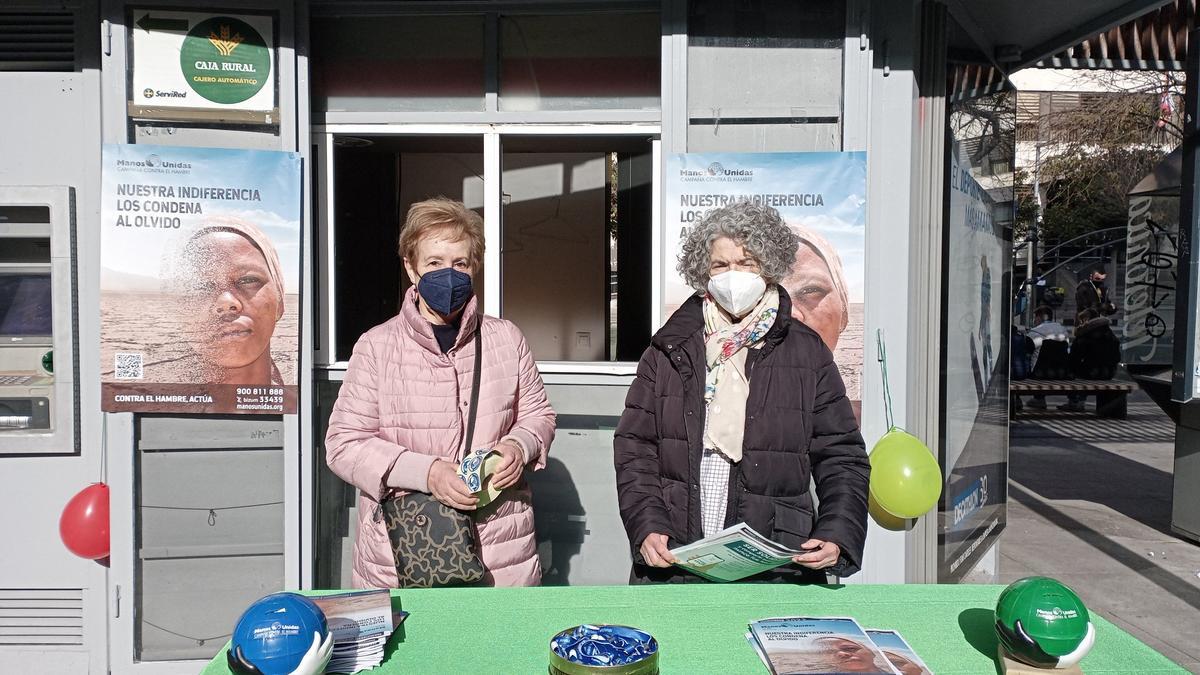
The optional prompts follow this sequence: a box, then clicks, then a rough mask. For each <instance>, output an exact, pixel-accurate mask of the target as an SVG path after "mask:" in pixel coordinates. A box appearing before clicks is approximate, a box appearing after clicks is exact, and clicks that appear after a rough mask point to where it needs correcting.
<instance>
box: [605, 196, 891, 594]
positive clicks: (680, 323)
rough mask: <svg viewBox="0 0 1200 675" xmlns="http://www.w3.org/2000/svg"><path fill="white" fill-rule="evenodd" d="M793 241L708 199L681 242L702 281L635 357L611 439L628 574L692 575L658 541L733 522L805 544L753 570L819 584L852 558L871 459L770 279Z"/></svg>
mask: <svg viewBox="0 0 1200 675" xmlns="http://www.w3.org/2000/svg"><path fill="white" fill-rule="evenodd" d="M797 245H798V240H797V238H796V235H795V234H794V233H793V232H792V231H791V230H790V229H789V228H788V226H787V225H786V224H785V223H784V222H783V220H782V219H781V218H780V216H779V213H778V212H777V211H776V210H775V209H773V208H770V207H765V206H755V205H752V204H748V203H739V204H735V205H732V206H728V207H723V208H720V209H715V210H713V211H710V212H709V213H708V214H706V215H705V217H704V218H703V220H701V222H700V223H699V224H697V225H696V226H695V227H694V228H693V229H692V231H691V232H690V233H689V234H688V236H687V239H686V241H685V242H684V244H683V248H682V253H681V255H680V262H679V270H680V273H681V274H682V275H683V276H684V278H685V279H686V280H687V281H688V282H689V283H691V284H692V286H693V287H695V288H696V289H697V290H698V291H703V292H702V293H698V294H697V295H694V296H692V297H691V298H690V299H688V300H687V302H685V303H684V304H683V306H681V307H680V308H679V309H678V310H677V311H676V312H675V313H674V314H673V315H672V316H671V317H670V319H668V320H667V322H666V324H665V325H664V326H663V327H662V328H661V329H660V330H659V331H658V333H657V334H656V335H655V336H654V338H653V340H652V341H651V345H650V347H649V348H648V349H647V350H646V352H645V353H644V354H643V356H642V359H641V362H640V363H639V364H638V373H637V378H636V379H635V380H634V383H633V385H632V386H631V387H630V389H629V394H628V396H627V398H626V401H625V413H624V414H623V415H622V416H621V422H620V424H619V425H618V427H617V431H616V436H615V440H614V450H615V452H614V455H615V457H614V459H615V465H616V472H617V491H618V501H619V504H620V509H621V519H622V520H623V521H624V523H625V530H626V532H627V534H628V535H629V542H630V546H631V549H632V553H633V560H634V565H633V572H632V578H633V580H634V581H635V582H655V581H690V580H698V577H694V576H692V575H689V574H688V573H686V572H684V571H683V570H681V569H679V568H673V567H672V566H671V563H672V562H673V561H674V557H673V556H672V555H671V554H670V551H669V549H671V548H674V547H677V546H681V545H684V544H688V543H691V542H694V541H697V540H699V539H702V538H704V537H705V536H710V535H712V534H715V533H716V532H718V531H720V530H721V529H723V528H724V527H727V526H729V525H733V524H736V523H739V522H745V523H746V524H747V525H749V526H750V527H752V528H754V529H755V530H757V531H758V532H760V533H761V534H763V535H765V536H767V537H770V538H771V539H773V540H774V541H776V542H779V543H780V544H783V545H785V546H788V547H790V548H793V549H800V550H804V551H805V553H804V554H803V555H800V556H796V558H795V559H794V562H795V563H796V565H795V566H788V567H783V568H779V569H776V570H774V571H772V572H767V573H764V574H762V575H759V576H758V577H754V578H752V580H769V581H793V582H818V583H823V582H824V581H826V574H827V573H828V574H835V575H837V576H848V575H850V574H853V573H855V572H856V571H858V569H859V567H860V566H861V564H862V553H863V544H864V541H865V539H866V529H867V482H868V476H869V474H870V465H869V464H868V462H867V455H866V451H865V447H864V443H863V439H862V436H861V435H860V433H859V429H858V423H857V422H856V420H855V417H854V413H853V410H852V408H851V406H850V402H849V400H847V398H846V395H845V387H844V385H843V384H842V379H841V376H840V375H839V374H838V370H837V366H836V365H835V364H834V361H833V356H832V354H831V353H830V351H829V349H828V348H826V346H825V344H824V343H823V342H822V341H821V338H820V336H819V335H817V333H815V332H814V331H812V330H811V329H809V328H808V327H807V326H805V325H804V324H802V323H800V322H799V321H797V320H795V319H793V318H792V317H791V301H790V299H789V297H788V292H787V291H786V290H784V289H783V288H782V287H780V286H779V285H778V281H779V280H780V279H782V278H784V277H786V276H787V274H788V272H789V271H790V269H791V266H792V264H793V261H794V260H795V254H796V247H797ZM810 479H812V480H815V482H816V492H817V497H818V499H819V501H820V508H816V509H814V507H813V503H812V499H811V498H810V496H809V482H810Z"/></svg>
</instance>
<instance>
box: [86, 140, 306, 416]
mask: <svg viewBox="0 0 1200 675" xmlns="http://www.w3.org/2000/svg"><path fill="white" fill-rule="evenodd" d="M300 185H301V171H300V156H299V155H297V154H296V153H290V152H274V151H263V150H228V149H220V148H187V147H171V146H152V145H106V146H104V177H103V203H102V208H101V214H100V218H101V223H100V227H101V253H100V265H101V272H100V324H101V329H100V362H101V369H100V378H101V393H102V406H101V407H102V409H103V410H105V411H108V412H172V413H221V414H227V413H244V414H264V413H266V414H270V413H292V412H295V410H296V370H297V362H298V357H299V324H298V316H299V312H298V309H299V307H298V304H299V299H300V296H299V288H300V283H299V280H300V269H299V266H300V208H301V201H300V200H301V193H300Z"/></svg>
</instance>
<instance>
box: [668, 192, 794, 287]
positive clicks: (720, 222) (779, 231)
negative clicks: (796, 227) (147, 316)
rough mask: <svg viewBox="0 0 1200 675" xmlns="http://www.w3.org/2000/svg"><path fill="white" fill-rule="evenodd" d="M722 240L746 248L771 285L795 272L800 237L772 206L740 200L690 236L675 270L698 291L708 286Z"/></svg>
mask: <svg viewBox="0 0 1200 675" xmlns="http://www.w3.org/2000/svg"><path fill="white" fill-rule="evenodd" d="M721 237H729V238H730V239H732V240H734V241H736V242H737V243H738V244H740V245H741V246H742V248H744V249H746V252H747V253H749V254H750V255H751V256H753V257H754V259H755V260H756V261H758V266H759V269H760V271H761V272H762V276H763V278H764V279H765V280H766V281H767V283H769V284H777V283H779V282H780V281H781V280H783V279H784V278H785V277H787V276H788V274H790V273H791V271H792V265H793V264H795V262H796V249H797V248H798V247H799V246H800V238H799V237H798V236H796V233H795V232H793V231H792V228H790V227H788V226H787V223H785V222H783V217H781V216H780V215H779V211H776V210H775V209H773V208H771V207H770V206H763V205H760V204H754V203H752V202H748V201H739V202H735V203H733V204H730V205H729V206H722V207H720V208H716V209H713V210H711V211H709V212H708V213H705V214H704V217H702V218H701V219H700V222H698V223H696V225H695V226H694V227H692V229H691V231H689V232H688V233H687V236H686V237H685V238H684V240H683V243H682V244H681V246H680V251H679V264H678V265H677V266H676V268H675V269H677V270H679V275H680V276H682V277H683V279H684V281H686V282H687V283H688V284H689V285H690V286H691V287H692V288H694V289H696V290H698V291H703V290H704V289H705V288H706V287H707V286H708V278H709V275H708V269H709V265H710V263H711V258H710V254H711V251H712V245H713V242H714V241H716V240H718V239H720V238H721Z"/></svg>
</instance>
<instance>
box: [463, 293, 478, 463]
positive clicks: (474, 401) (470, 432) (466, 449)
mask: <svg viewBox="0 0 1200 675" xmlns="http://www.w3.org/2000/svg"><path fill="white" fill-rule="evenodd" d="M473 338H474V340H475V369H474V370H473V371H471V407H470V409H469V411H468V412H467V442H466V443H464V444H463V453H464V456H466V455H469V454H471V452H472V448H471V443H472V442H473V441H474V440H475V412H476V409H477V408H478V407H479V378H480V376H481V375H482V371H483V316H477V317H476V319H475V334H474V336H473Z"/></svg>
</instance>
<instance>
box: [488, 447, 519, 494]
mask: <svg viewBox="0 0 1200 675" xmlns="http://www.w3.org/2000/svg"><path fill="white" fill-rule="evenodd" d="M493 450H495V451H496V452H498V453H500V456H501V457H503V458H504V459H503V461H501V462H500V468H498V469H496V473H495V474H494V475H493V476H492V486H493V487H495V488H497V489H500V490H503V489H504V488H509V487H512V486H514V485H516V484H517V481H519V480H521V474H522V473H523V472H524V471H525V451H523V450H521V446H519V445H517V444H516V443H514V442H512V441H501V442H500V444H499V445H497V446H496V447H495V448H493Z"/></svg>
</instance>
